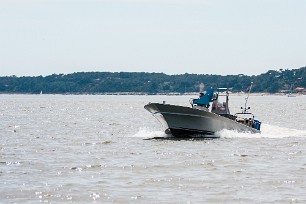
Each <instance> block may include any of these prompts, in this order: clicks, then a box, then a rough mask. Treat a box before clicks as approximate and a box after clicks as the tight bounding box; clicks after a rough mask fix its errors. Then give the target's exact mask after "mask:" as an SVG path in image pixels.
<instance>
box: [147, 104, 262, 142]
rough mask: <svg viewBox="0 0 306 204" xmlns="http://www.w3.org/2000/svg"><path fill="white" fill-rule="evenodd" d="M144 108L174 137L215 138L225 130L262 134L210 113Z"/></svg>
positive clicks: (166, 107) (168, 107)
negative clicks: (217, 133) (197, 136)
mask: <svg viewBox="0 0 306 204" xmlns="http://www.w3.org/2000/svg"><path fill="white" fill-rule="evenodd" d="M144 108H145V109H146V110H148V111H149V112H151V113H152V114H153V115H154V116H155V117H156V118H157V119H158V120H159V121H160V122H161V123H162V125H163V126H164V128H165V129H166V133H171V134H172V135H173V136H196V135H204V136H205V135H206V136H207V137H215V136H214V134H215V133H216V132H218V131H221V130H223V129H227V130H237V131H238V132H250V133H260V131H259V130H257V129H254V128H252V127H249V126H246V125H244V124H241V123H238V122H236V121H234V120H231V119H229V118H226V117H223V116H220V115H218V114H215V113H211V112H208V111H203V110H198V109H194V108H189V107H184V106H176V105H169V104H160V103H149V104H148V105H146V106H145V107H144Z"/></svg>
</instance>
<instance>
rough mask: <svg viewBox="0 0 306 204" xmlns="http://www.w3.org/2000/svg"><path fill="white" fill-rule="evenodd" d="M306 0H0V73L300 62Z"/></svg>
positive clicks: (233, 70)
mask: <svg viewBox="0 0 306 204" xmlns="http://www.w3.org/2000/svg"><path fill="white" fill-rule="evenodd" d="M305 10H306V1H305V0H294V1H292V0H0V76H12V75H16V76H39V75H42V76H46V75H50V74H60V73H63V74H68V73H74V72H90V71H107V72H121V71H124V72H163V73H166V74H184V73H196V74H220V75H231V74H245V75H259V74H261V73H265V72H267V71H268V70H279V69H295V68H300V67H304V66H305V65H306V12H305Z"/></svg>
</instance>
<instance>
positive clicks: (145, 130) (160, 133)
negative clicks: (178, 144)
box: [132, 127, 169, 138]
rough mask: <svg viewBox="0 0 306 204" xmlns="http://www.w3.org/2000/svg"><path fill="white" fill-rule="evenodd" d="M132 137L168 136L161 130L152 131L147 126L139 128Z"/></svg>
mask: <svg viewBox="0 0 306 204" xmlns="http://www.w3.org/2000/svg"><path fill="white" fill-rule="evenodd" d="M132 137H143V138H154V137H169V136H168V135H167V134H166V133H165V132H163V131H152V130H150V129H149V128H146V127H143V128H140V129H139V131H138V132H137V133H136V134H134V135H133V136H132Z"/></svg>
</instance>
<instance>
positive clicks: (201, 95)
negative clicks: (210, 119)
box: [199, 92, 209, 109]
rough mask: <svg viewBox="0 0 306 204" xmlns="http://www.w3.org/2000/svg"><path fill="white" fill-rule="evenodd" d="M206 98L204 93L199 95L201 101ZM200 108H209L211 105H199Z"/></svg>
mask: <svg viewBox="0 0 306 204" xmlns="http://www.w3.org/2000/svg"><path fill="white" fill-rule="evenodd" d="M204 96H205V94H204V93H203V92H200V94H199V99H201V98H202V97H204ZM199 106H202V107H205V108H207V109H208V108H209V104H208V105H205V104H201V105H199Z"/></svg>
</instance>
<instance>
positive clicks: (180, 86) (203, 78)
mask: <svg viewBox="0 0 306 204" xmlns="http://www.w3.org/2000/svg"><path fill="white" fill-rule="evenodd" d="M251 82H253V89H252V92H268V93H277V92H280V91H281V90H289V89H290V87H306V67H301V68H299V69H292V70H289V69H280V70H269V71H268V72H266V73H263V74H260V75H257V76H255V75H253V76H247V75H243V74H239V75H227V76H222V75H211V74H188V73H185V74H178V75H167V74H164V73H146V72H77V73H72V74H52V75H49V76H22V77H17V76H2V77H0V93H30V94H38V93H40V92H41V91H43V93H49V94H107V93H115V92H117V93H118V92H119V93H120V92H131V93H132V92H137V93H147V94H157V93H165V94H167V93H173V92H175V93H187V92H198V91H199V84H200V83H204V84H205V87H214V88H218V87H224V88H230V89H231V90H232V91H233V92H240V91H246V89H247V88H248V87H249V86H250V83H251Z"/></svg>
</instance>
